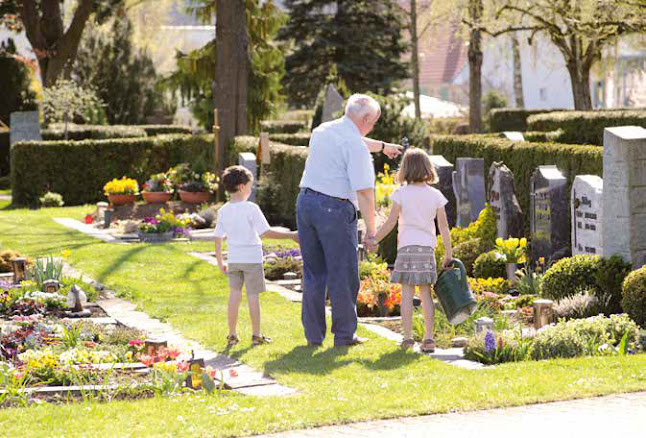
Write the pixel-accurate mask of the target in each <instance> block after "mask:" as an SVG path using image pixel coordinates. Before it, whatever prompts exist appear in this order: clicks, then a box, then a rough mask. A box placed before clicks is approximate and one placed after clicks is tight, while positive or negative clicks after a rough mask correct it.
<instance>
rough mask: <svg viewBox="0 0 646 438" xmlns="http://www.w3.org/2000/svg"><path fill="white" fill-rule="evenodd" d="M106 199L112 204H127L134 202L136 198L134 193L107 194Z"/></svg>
mask: <svg viewBox="0 0 646 438" xmlns="http://www.w3.org/2000/svg"><path fill="white" fill-rule="evenodd" d="M108 200H109V201H110V204H112V205H128V204H134V203H135V201H136V200H137V195H136V194H130V195H108Z"/></svg>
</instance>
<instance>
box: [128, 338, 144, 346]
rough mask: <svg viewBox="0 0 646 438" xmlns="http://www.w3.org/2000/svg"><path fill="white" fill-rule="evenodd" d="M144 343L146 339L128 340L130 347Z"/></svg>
mask: <svg viewBox="0 0 646 438" xmlns="http://www.w3.org/2000/svg"><path fill="white" fill-rule="evenodd" d="M142 345H144V341H141V340H139V339H133V340H132V341H130V342H128V346H129V347H141V346H142Z"/></svg>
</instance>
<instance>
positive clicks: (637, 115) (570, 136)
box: [527, 110, 646, 146]
mask: <svg viewBox="0 0 646 438" xmlns="http://www.w3.org/2000/svg"><path fill="white" fill-rule="evenodd" d="M626 125H637V126H645V127H646V111H644V110H601V111H559V112H552V113H549V114H538V115H534V116H531V117H529V119H528V120H527V126H528V129H529V130H531V131H542V132H546V131H557V130H560V131H561V133H560V135H559V141H561V142H563V143H571V144H593V145H598V146H602V145H603V130H604V129H605V128H609V127H612V126H626Z"/></svg>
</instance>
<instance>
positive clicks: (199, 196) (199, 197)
mask: <svg viewBox="0 0 646 438" xmlns="http://www.w3.org/2000/svg"><path fill="white" fill-rule="evenodd" d="M179 198H180V199H181V200H182V201H183V202H186V203H187V204H201V203H203V202H207V201H208V200H209V199H211V193H210V192H185V191H184V190H179Z"/></svg>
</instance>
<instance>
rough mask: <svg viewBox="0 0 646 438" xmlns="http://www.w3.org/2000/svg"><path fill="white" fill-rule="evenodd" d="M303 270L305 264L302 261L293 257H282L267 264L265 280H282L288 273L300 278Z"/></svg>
mask: <svg viewBox="0 0 646 438" xmlns="http://www.w3.org/2000/svg"><path fill="white" fill-rule="evenodd" d="M302 268H303V262H302V261H301V260H297V259H295V258H293V257H280V258H278V259H276V260H274V261H268V262H266V263H265V265H264V269H265V278H266V279H267V280H282V279H283V276H284V275H285V274H286V273H287V272H294V273H295V274H298V275H299V277H300V274H301V270H302Z"/></svg>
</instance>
